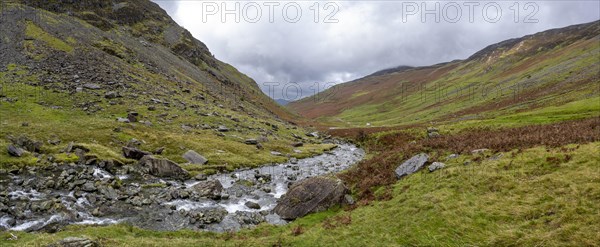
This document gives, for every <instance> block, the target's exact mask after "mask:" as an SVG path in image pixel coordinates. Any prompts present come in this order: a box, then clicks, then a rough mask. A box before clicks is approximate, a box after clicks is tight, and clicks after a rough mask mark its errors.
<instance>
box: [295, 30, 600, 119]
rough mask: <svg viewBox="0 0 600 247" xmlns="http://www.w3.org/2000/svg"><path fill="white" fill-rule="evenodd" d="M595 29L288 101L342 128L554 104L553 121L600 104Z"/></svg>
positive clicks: (545, 36)
mask: <svg viewBox="0 0 600 247" xmlns="http://www.w3.org/2000/svg"><path fill="white" fill-rule="evenodd" d="M599 35H600V22H598V21H596V22H593V23H587V24H581V25H575V26H570V27H565V28H559V29H554V30H548V31H545V32H540V33H537V34H533V35H528V36H525V37H522V38H517V39H511V40H507V41H503V42H500V43H498V44H494V45H490V46H489V47H486V48H485V49H483V50H481V51H479V52H477V53H475V54H474V55H472V56H471V57H469V58H468V59H466V60H458V61H452V62H449V63H443V64H438V65H433V66H428V67H416V68H412V67H408V66H400V67H398V68H395V69H389V70H384V71H380V72H377V73H374V74H373V75H370V76H367V77H365V78H362V79H358V80H355V81H352V82H348V83H344V84H340V85H337V86H335V87H332V88H331V89H329V90H327V91H325V92H322V93H320V94H318V95H315V96H313V97H310V98H306V99H303V100H300V101H297V102H293V103H291V104H290V105H289V106H288V107H289V108H291V109H293V110H295V111H297V112H298V113H300V114H301V115H303V116H305V117H308V118H312V119H317V120H319V121H320V122H322V123H324V124H327V125H332V126H341V127H362V126H365V125H366V124H367V123H370V124H371V125H372V126H393V125H408V124H420V123H430V122H437V123H444V122H445V123H447V122H452V121H461V120H472V121H480V120H482V121H485V120H486V119H494V118H496V117H499V116H504V117H506V116H510V115H517V114H521V115H523V114H527V113H528V112H531V113H532V114H535V112H540V111H541V112H543V111H547V110H551V109H552V108H557V107H558V108H562V110H560V111H559V112H557V113H556V114H553V116H552V117H553V118H557V119H558V120H560V119H563V120H564V119H572V118H587V117H590V116H595V115H598V112H599V111H600V103H598V102H600V92H599V88H598V83H599V82H600V78H599V73H598V71H600V63H599V62H598V61H599V59H600V43H599V42H600V36H599ZM572 106H575V107H572ZM580 106H581V108H579V107H580ZM540 121H544V120H543V117H542V118H540Z"/></svg>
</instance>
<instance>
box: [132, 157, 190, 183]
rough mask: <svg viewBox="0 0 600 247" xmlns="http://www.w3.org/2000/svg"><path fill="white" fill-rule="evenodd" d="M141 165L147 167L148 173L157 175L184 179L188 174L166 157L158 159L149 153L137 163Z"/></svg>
mask: <svg viewBox="0 0 600 247" xmlns="http://www.w3.org/2000/svg"><path fill="white" fill-rule="evenodd" d="M139 164H140V165H141V166H142V167H146V168H148V169H149V172H150V174H152V175H154V176H157V177H168V178H175V179H180V180H185V179H188V178H189V177H190V174H189V173H188V172H187V171H186V170H184V169H183V168H181V167H180V166H179V165H177V164H175V162H173V161H170V160H168V159H158V158H155V157H153V156H151V155H146V156H144V157H143V158H142V159H141V160H140V163H139Z"/></svg>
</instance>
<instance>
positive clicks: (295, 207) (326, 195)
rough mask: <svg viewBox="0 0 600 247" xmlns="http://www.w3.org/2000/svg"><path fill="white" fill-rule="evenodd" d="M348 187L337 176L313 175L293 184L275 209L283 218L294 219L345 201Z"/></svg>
mask: <svg viewBox="0 0 600 247" xmlns="http://www.w3.org/2000/svg"><path fill="white" fill-rule="evenodd" d="M347 193H348V188H346V186H345V185H344V184H343V183H342V181H341V180H339V179H337V178H330V177H313V178H307V179H304V180H301V181H299V182H296V183H294V184H293V185H292V187H291V188H290V190H289V191H288V192H287V193H286V194H285V195H283V197H282V198H281V200H280V201H279V203H278V204H277V206H276V207H275V208H274V209H273V211H274V212H275V213H277V214H278V215H279V216H281V218H282V219H286V220H293V219H296V218H298V217H302V216H305V215H307V214H309V213H315V212H321V211H324V210H327V209H328V208H330V207H332V206H334V205H339V204H343V203H345V195H346V194H347Z"/></svg>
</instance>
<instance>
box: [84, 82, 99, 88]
mask: <svg viewBox="0 0 600 247" xmlns="http://www.w3.org/2000/svg"><path fill="white" fill-rule="evenodd" d="M83 88H87V89H92V90H96V89H100V88H102V87H101V86H100V85H98V84H96V83H86V84H83Z"/></svg>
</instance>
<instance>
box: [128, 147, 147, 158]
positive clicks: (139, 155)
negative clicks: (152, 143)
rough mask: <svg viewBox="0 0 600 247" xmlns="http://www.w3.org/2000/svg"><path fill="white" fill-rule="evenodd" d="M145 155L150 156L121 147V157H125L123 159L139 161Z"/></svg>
mask: <svg viewBox="0 0 600 247" xmlns="http://www.w3.org/2000/svg"><path fill="white" fill-rule="evenodd" d="M146 155H150V152H146V151H142V150H139V149H137V148H133V147H123V156H125V158H128V159H134V160H140V159H141V158H142V157H144V156H146Z"/></svg>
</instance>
